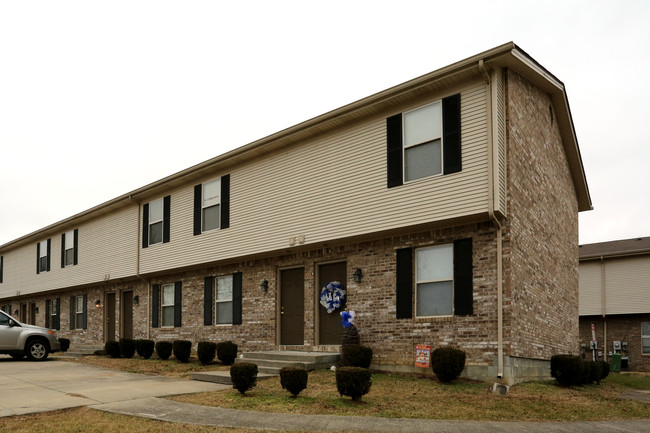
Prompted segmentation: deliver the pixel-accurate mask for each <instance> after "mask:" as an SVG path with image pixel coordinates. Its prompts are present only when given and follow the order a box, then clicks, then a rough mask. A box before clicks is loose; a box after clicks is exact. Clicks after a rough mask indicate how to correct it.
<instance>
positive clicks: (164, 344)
mask: <svg viewBox="0 0 650 433" xmlns="http://www.w3.org/2000/svg"><path fill="white" fill-rule="evenodd" d="M155 347H156V354H157V355H158V358H160V359H169V357H170V356H172V343H171V342H170V341H158V342H156V346H155Z"/></svg>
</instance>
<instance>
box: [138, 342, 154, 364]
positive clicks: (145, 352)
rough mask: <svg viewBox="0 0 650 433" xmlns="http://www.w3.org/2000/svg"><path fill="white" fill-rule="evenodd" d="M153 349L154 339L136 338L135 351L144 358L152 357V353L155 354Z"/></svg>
mask: <svg viewBox="0 0 650 433" xmlns="http://www.w3.org/2000/svg"><path fill="white" fill-rule="evenodd" d="M153 349H154V342H153V340H135V351H136V352H138V355H140V356H141V357H143V358H144V359H149V358H151V355H153Z"/></svg>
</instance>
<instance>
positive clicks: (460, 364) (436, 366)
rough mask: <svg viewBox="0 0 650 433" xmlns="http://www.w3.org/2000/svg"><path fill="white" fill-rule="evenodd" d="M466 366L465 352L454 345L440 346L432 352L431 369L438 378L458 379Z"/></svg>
mask: <svg viewBox="0 0 650 433" xmlns="http://www.w3.org/2000/svg"><path fill="white" fill-rule="evenodd" d="M464 368H465V352H464V351H462V350H460V349H455V348H453V347H439V348H437V349H436V350H434V351H433V352H432V353H431V369H432V370H433V372H434V373H435V375H436V376H437V377H438V380H439V381H441V382H444V383H449V382H451V381H453V380H456V379H457V378H458V376H460V374H461V373H462V372H463V369H464Z"/></svg>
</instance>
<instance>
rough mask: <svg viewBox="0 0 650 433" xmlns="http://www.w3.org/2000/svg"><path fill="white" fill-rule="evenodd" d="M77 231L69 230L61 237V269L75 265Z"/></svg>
mask: <svg viewBox="0 0 650 433" xmlns="http://www.w3.org/2000/svg"><path fill="white" fill-rule="evenodd" d="M78 237H79V231H78V230H77V229H75V230H70V231H69V232H65V233H63V234H62V235H61V267H62V268H65V267H66V266H71V265H76V264H77V256H78V254H77V245H78Z"/></svg>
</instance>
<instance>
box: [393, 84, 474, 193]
mask: <svg viewBox="0 0 650 433" xmlns="http://www.w3.org/2000/svg"><path fill="white" fill-rule="evenodd" d="M460 133H461V125H460V94H456V95H452V96H449V97H447V98H444V99H442V100H439V101H435V102H433V103H431V104H428V105H425V106H423V107H419V108H416V109H413V110H411V111H408V112H406V113H400V114H396V115H394V116H391V117H389V118H388V119H386V139H387V155H386V160H387V180H388V187H389V188H390V187H394V186H398V185H402V184H403V183H404V182H410V181H413V180H417V179H422V178H425V177H430V176H435V175H439V174H450V173H455V172H458V171H461V169H462V153H461V134H460Z"/></svg>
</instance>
